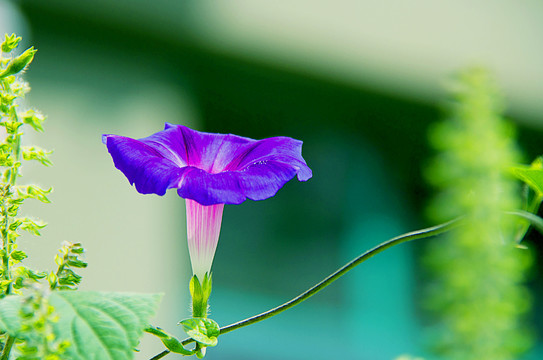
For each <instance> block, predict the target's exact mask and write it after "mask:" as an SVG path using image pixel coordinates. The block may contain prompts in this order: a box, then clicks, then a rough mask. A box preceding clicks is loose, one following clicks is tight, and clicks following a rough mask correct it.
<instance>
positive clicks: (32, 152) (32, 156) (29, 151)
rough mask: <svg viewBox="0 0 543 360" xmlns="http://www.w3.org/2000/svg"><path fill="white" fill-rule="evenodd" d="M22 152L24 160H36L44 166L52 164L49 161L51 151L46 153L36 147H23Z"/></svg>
mask: <svg viewBox="0 0 543 360" xmlns="http://www.w3.org/2000/svg"><path fill="white" fill-rule="evenodd" d="M22 151H23V159H24V160H37V161H39V162H40V163H41V164H42V165H45V166H50V165H52V164H53V163H52V162H51V160H49V155H51V154H52V153H53V152H52V151H47V150H44V149H42V148H40V147H37V146H23V147H22Z"/></svg>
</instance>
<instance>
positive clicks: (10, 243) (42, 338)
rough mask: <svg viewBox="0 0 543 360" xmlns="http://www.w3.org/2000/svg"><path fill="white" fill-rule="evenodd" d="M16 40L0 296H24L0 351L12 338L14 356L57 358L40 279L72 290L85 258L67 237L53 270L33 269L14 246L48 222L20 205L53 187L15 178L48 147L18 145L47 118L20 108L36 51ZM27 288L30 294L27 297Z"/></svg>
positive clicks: (1, 193)
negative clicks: (16, 326)
mask: <svg viewBox="0 0 543 360" xmlns="http://www.w3.org/2000/svg"><path fill="white" fill-rule="evenodd" d="M20 40H21V38H19V37H16V36H15V35H14V34H13V35H6V36H5V40H4V42H3V43H2V45H1V52H0V127H1V128H3V129H4V130H5V137H4V138H3V141H1V142H0V238H1V244H0V245H1V248H0V300H2V299H5V298H8V295H19V296H21V299H24V300H22V301H23V307H22V311H21V314H20V315H21V316H20V318H21V324H22V327H21V331H20V332H19V333H18V334H15V335H14V334H13V333H11V334H9V332H8V333H0V350H1V352H2V354H1V355H0V356H1V357H2V359H8V358H9V354H10V352H11V349H12V345H13V344H14V342H15V344H16V348H17V359H18V360H35V359H36V360H37V359H47V360H57V359H61V358H62V354H63V353H64V352H65V350H66V348H67V347H68V346H69V343H68V342H66V341H62V340H61V339H57V338H56V336H55V334H54V332H53V330H52V329H53V328H54V327H55V325H54V324H55V322H56V316H55V315H54V309H53V307H52V306H50V305H49V304H48V296H49V295H48V292H49V290H48V289H46V288H44V287H43V286H42V284H38V282H40V280H42V279H45V278H46V279H47V281H48V285H49V289H50V290H76V289H77V287H78V285H79V283H80V282H81V276H80V275H78V274H77V273H76V272H75V271H74V269H76V268H85V267H86V266H87V263H85V262H84V261H83V260H81V256H82V255H83V253H84V249H83V248H82V247H81V244H79V243H68V242H66V243H64V244H63V246H62V248H61V249H60V250H59V254H58V255H57V256H56V258H55V262H56V264H57V270H56V271H52V272H49V273H47V272H43V271H34V270H31V269H29V268H28V267H26V266H24V265H23V264H22V263H23V262H24V260H25V259H26V258H27V254H26V253H25V252H24V251H23V250H21V249H19V248H18V245H17V239H18V238H19V236H20V235H21V233H22V232H26V233H28V234H31V235H34V236H40V235H41V230H42V229H43V228H44V227H45V225H46V224H45V223H44V222H42V221H40V220H35V219H32V218H29V217H23V216H20V215H19V213H20V208H21V206H22V205H23V203H24V201H25V200H27V199H35V200H38V201H40V202H42V203H46V204H47V203H50V200H49V197H48V196H49V194H50V193H51V191H52V189H51V188H49V189H44V188H41V187H39V186H37V185H34V184H26V185H20V184H18V183H17V181H18V179H19V177H20V171H21V168H22V165H23V163H24V162H25V161H37V162H39V163H40V164H42V165H44V166H50V165H51V161H50V160H49V155H50V154H51V152H50V151H47V150H44V149H42V148H40V147H38V146H34V145H31V146H22V145H21V138H22V136H23V133H24V130H25V129H30V128H31V129H33V130H34V131H37V132H43V122H44V120H45V117H44V116H43V115H42V114H41V113H40V112H38V111H36V110H32V109H29V110H21V109H20V108H19V107H20V105H21V104H20V100H21V99H23V98H24V96H25V95H26V94H27V93H28V92H29V91H30V87H29V86H28V84H27V83H26V82H24V81H23V80H22V79H21V78H20V76H19V75H20V73H21V72H22V71H23V70H24V69H26V67H27V66H28V64H30V62H31V61H32V59H33V58H34V54H35V53H36V50H34V48H30V49H28V50H26V51H24V52H23V53H22V54H20V55H19V56H15V55H11V53H12V52H13V50H15V49H16V48H17V45H18V43H19V41H20ZM5 54H7V56H6V57H4V55H5ZM1 128H0V130H2V129H1ZM29 292H30V293H31V295H30V296H27V294H28V293H29ZM23 297H24V298H23ZM8 299H9V298H8ZM8 334H9V335H8ZM14 336H16V338H15V337H14Z"/></svg>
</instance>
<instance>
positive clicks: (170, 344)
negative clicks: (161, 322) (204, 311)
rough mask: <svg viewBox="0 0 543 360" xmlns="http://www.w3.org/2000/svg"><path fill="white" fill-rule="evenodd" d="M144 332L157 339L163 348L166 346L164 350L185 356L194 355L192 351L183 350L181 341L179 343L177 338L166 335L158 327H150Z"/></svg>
mask: <svg viewBox="0 0 543 360" xmlns="http://www.w3.org/2000/svg"><path fill="white" fill-rule="evenodd" d="M145 332H147V333H149V334H152V335H154V336H156V337H158V338H159V339H160V341H162V343H163V344H164V346H166V348H167V349H168V350H170V351H171V352H173V353H176V354H183V355H187V356H190V355H194V350H187V349H185V348H184V347H183V344H182V343H181V341H179V340H178V339H177V338H175V337H174V336H172V335H170V334H168V333H167V332H165V331H164V330H162V329H161V328H159V327H154V326H150V327H148V328H146V329H145Z"/></svg>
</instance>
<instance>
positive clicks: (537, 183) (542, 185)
mask: <svg viewBox="0 0 543 360" xmlns="http://www.w3.org/2000/svg"><path fill="white" fill-rule="evenodd" d="M510 171H511V173H512V174H513V175H514V176H515V177H517V178H518V179H520V180H521V181H523V182H525V183H526V184H528V185H529V186H530V187H531V188H532V189H533V190H534V191H535V192H536V193H537V196H539V197H541V196H543V159H542V158H541V157H539V158H537V159H536V160H535V161H534V162H533V163H532V164H531V165H530V166H526V165H522V166H516V167H513V168H511V169H510Z"/></svg>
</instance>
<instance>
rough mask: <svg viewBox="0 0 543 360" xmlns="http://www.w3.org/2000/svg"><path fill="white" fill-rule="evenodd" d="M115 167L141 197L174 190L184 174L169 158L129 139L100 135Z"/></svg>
mask: <svg viewBox="0 0 543 360" xmlns="http://www.w3.org/2000/svg"><path fill="white" fill-rule="evenodd" d="M102 141H103V142H104V144H106V146H107V149H108V151H109V153H110V154H111V157H112V158H113V163H114V164H115V167H116V168H117V169H119V170H121V171H122V173H123V174H124V175H125V176H126V178H127V179H128V181H129V182H130V184H131V185H135V186H136V189H137V190H138V192H140V193H142V194H150V193H155V194H158V195H164V194H165V193H166V190H167V189H169V188H172V187H176V185H177V184H178V183H179V179H181V176H182V174H183V173H184V172H185V171H186V168H185V169H183V168H181V167H179V166H178V165H177V164H175V163H174V162H173V161H171V160H170V159H167V158H165V157H164V156H163V155H162V154H160V152H158V151H157V150H156V149H154V148H152V147H151V146H149V145H147V144H145V143H143V142H141V141H139V140H134V139H131V138H127V137H124V136H117V135H104V136H103V137H102Z"/></svg>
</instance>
